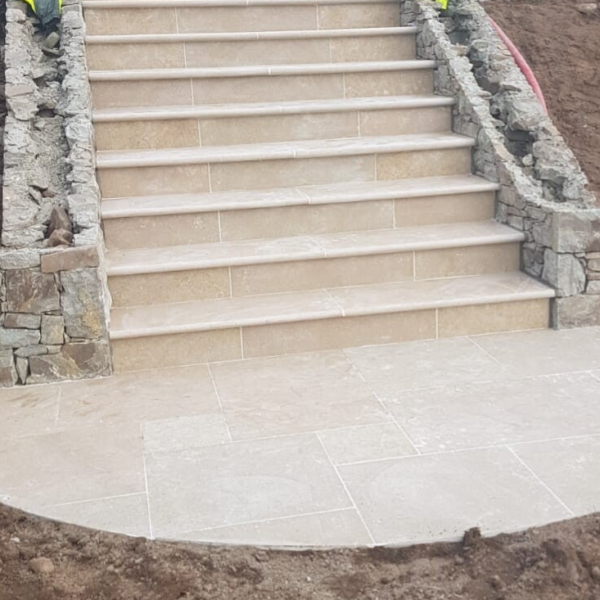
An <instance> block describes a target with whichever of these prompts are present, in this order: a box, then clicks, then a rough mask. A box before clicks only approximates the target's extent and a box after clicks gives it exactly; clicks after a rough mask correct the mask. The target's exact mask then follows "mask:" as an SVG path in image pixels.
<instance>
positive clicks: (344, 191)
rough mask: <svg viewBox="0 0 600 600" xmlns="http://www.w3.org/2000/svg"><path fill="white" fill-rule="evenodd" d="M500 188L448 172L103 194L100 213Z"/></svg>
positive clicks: (106, 216) (182, 210)
mask: <svg viewBox="0 0 600 600" xmlns="http://www.w3.org/2000/svg"><path fill="white" fill-rule="evenodd" d="M498 189H499V185H498V184H497V183H494V182H492V181H488V180H487V179H483V178H481V177H477V176H475V175H449V176H446V177H422V178H418V179H401V180H399V181H367V182H352V183H337V184H325V185H310V186H302V187H293V188H281V189H269V190H256V191H255V190H249V191H245V190H243V191H232V192H214V193H205V194H179V195H166V196H139V197H133V198H118V199H104V200H103V201H102V218H103V219H119V218H129V217H150V216H160V215H176V214H189V213H200V212H213V211H225V210H248V209H254V208H271V207H279V206H300V205H308V204H334V203H345V202H363V201H372V200H400V199H403V198H425V197H428V196H446V195H455V194H468V193H477V192H491V191H496V190H498Z"/></svg>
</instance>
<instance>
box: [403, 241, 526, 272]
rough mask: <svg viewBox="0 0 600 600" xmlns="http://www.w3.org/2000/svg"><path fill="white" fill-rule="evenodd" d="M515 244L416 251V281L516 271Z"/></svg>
mask: <svg viewBox="0 0 600 600" xmlns="http://www.w3.org/2000/svg"><path fill="white" fill-rule="evenodd" d="M520 255H521V249H520V246H519V244H518V243H510V244H493V245H491V244H490V245H486V246H467V247H463V248H441V249H436V250H428V251H425V252H415V278H416V279H417V280H419V279H438V278H443V277H470V276H472V275H487V274H494V273H511V272H514V271H518V270H519V261H520Z"/></svg>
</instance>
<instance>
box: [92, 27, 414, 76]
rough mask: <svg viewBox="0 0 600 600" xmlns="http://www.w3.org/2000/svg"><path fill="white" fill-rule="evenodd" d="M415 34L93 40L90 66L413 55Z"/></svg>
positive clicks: (199, 64) (238, 64) (156, 66)
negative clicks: (141, 41)
mask: <svg viewBox="0 0 600 600" xmlns="http://www.w3.org/2000/svg"><path fill="white" fill-rule="evenodd" d="M415 48H416V46H415V39H414V36H413V35H395V36H392V35H385V36H368V37H356V38H351V37H347V38H331V39H327V38H325V39H291V40H258V41H239V42H238V41H235V42H188V43H185V44H184V43H171V42H169V43H149V44H139V43H136V44H89V45H88V47H87V59H88V65H89V67H90V69H97V70H113V69H180V68H185V67H188V68H196V67H197V68H203V67H244V66H252V65H284V64H288V65H291V64H310V63H340V62H353V61H360V62H367V61H373V60H380V61H381V60H412V59H414V58H415V53H416V52H415Z"/></svg>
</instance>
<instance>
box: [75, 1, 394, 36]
mask: <svg viewBox="0 0 600 600" xmlns="http://www.w3.org/2000/svg"><path fill="white" fill-rule="evenodd" d="M84 16H85V21H86V25H87V33H88V35H128V34H160V33H226V32H249V31H314V30H317V29H357V28H366V27H398V26H399V25H400V7H399V6H398V4H397V3H385V4H384V3H382V4H346V5H343V4H338V5H324V6H315V5H313V6H248V7H244V6H236V7H189V8H186V7H180V8H110V9H106V8H93V7H86V8H85V10H84Z"/></svg>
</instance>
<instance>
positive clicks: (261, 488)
mask: <svg viewBox="0 0 600 600" xmlns="http://www.w3.org/2000/svg"><path fill="white" fill-rule="evenodd" d="M146 465H147V472H148V485H149V493H150V512H151V514H152V524H153V527H154V533H155V535H156V536H157V537H172V536H176V535H178V534H180V533H184V532H186V531H198V530H200V529H208V528H213V527H220V526H229V525H237V524H239V523H246V522H250V521H258V520H268V519H275V518H279V517H287V516H293V515H298V514H302V513H309V512H320V511H326V510H333V509H342V508H351V503H350V500H349V498H348V496H347V494H346V492H345V491H344V488H343V486H342V484H341V482H340V480H339V478H338V477H337V474H336V472H335V470H334V468H333V466H332V465H331V463H330V462H329V460H328V459H327V456H326V455H325V452H324V450H323V448H322V446H321V444H320V442H319V440H318V439H317V436H316V435H314V434H306V435H298V436H289V437H282V438H272V439H268V440H256V441H252V442H241V443H235V444H225V445H222V446H212V447H208V448H198V449H195V450H187V451H183V452H176V453H174V452H169V453H159V454H151V455H148V457H147V459H146Z"/></svg>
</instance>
